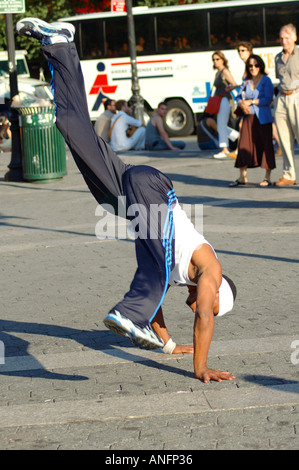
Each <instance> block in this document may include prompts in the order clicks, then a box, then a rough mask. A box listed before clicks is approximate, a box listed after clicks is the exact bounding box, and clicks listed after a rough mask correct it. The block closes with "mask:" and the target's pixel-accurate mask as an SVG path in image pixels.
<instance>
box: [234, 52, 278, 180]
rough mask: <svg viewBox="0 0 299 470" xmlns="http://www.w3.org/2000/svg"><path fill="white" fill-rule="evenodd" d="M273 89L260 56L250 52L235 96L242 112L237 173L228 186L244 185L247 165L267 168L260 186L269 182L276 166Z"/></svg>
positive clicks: (236, 165)
mask: <svg viewBox="0 0 299 470" xmlns="http://www.w3.org/2000/svg"><path fill="white" fill-rule="evenodd" d="M273 92H274V89H273V84H272V82H271V80H270V78H269V77H267V75H266V73H265V63H264V61H263V59H261V57H260V56H258V55H251V56H250V57H249V59H248V60H247V62H246V79H245V80H244V81H243V83H242V85H241V88H240V91H239V94H238V96H237V102H238V107H239V108H240V110H241V111H242V112H243V115H244V117H243V124H242V128H241V133H240V138H239V144H238V156H237V160H236V163H235V167H236V168H239V170H240V176H239V178H238V179H237V180H236V181H234V182H233V183H231V184H230V186H240V185H245V184H246V183H247V182H248V181H247V168H255V167H261V168H264V169H265V170H266V173H265V178H264V180H263V181H262V182H261V183H260V184H259V185H260V186H261V187H266V186H270V185H271V181H270V175H271V170H273V169H274V168H275V155H274V148H273V142H272V121H273V118H272V113H271V103H272V101H273Z"/></svg>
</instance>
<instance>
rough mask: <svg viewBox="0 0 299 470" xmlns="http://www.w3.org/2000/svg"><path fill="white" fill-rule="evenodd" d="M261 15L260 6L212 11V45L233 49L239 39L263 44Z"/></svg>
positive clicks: (216, 47) (254, 43) (213, 46)
mask: <svg viewBox="0 0 299 470" xmlns="http://www.w3.org/2000/svg"><path fill="white" fill-rule="evenodd" d="M260 22H261V15H260V12H259V10H258V8H252V7H251V8H250V9H249V8H247V7H246V8H234V9H232V8H226V9H225V10H224V9H222V8H220V9H215V10H211V11H210V30H211V36H210V41H211V47H212V48H213V49H214V50H216V49H231V48H235V47H237V44H238V42H239V41H250V42H251V43H252V44H253V45H256V46H258V45H262V43H263V37H262V36H261V31H262V29H261V23H260Z"/></svg>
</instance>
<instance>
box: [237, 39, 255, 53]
mask: <svg viewBox="0 0 299 470" xmlns="http://www.w3.org/2000/svg"><path fill="white" fill-rule="evenodd" d="M240 46H243V47H246V49H247V50H248V51H249V52H252V49H253V45H252V44H251V42H249V41H240V42H239V43H238V49H239V47H240Z"/></svg>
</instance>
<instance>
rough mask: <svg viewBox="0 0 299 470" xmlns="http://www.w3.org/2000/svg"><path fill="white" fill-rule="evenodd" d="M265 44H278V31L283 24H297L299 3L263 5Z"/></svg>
mask: <svg viewBox="0 0 299 470" xmlns="http://www.w3.org/2000/svg"><path fill="white" fill-rule="evenodd" d="M265 16H266V36H267V45H269V46H270V45H272V46H275V45H279V31H280V28H281V27H282V26H284V25H285V24H289V23H293V25H294V26H296V25H298V24H299V5H298V4H297V5H296V4H292V5H289V6H288V5H283V4H282V5H281V6H276V5H275V6H274V5H272V6H271V7H265Z"/></svg>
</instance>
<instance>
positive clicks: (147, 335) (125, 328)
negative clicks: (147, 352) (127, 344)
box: [104, 310, 164, 349]
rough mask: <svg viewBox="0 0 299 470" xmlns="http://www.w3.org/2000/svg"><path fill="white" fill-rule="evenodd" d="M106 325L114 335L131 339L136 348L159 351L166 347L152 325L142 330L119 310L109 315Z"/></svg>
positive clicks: (105, 321)
mask: <svg viewBox="0 0 299 470" xmlns="http://www.w3.org/2000/svg"><path fill="white" fill-rule="evenodd" d="M104 325H105V326H106V327H107V328H109V329H110V330H112V331H113V332H114V333H117V334H118V335H121V336H125V337H127V338H129V339H130V341H132V343H133V344H135V346H138V347H139V348H141V349H159V348H163V347H164V342H163V341H162V339H161V338H159V336H157V335H156V333H155V332H154V331H153V330H152V328H151V327H150V325H147V326H146V327H144V328H140V327H139V326H137V325H135V324H134V323H133V322H132V321H131V320H129V319H128V318H126V317H124V316H123V315H121V313H120V312H118V311H117V310H114V311H112V312H110V313H108V315H107V317H106V318H105V320H104Z"/></svg>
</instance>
